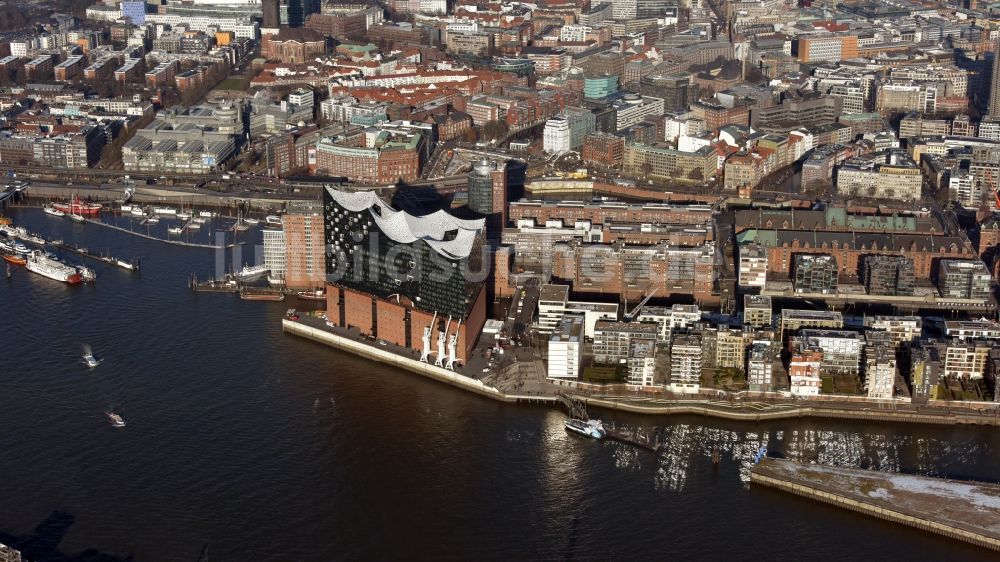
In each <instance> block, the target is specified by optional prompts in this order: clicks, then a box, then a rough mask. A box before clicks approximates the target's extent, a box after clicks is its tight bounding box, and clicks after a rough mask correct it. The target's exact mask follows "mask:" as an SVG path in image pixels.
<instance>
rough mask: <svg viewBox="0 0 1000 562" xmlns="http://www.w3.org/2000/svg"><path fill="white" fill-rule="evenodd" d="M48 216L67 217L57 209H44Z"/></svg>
mask: <svg viewBox="0 0 1000 562" xmlns="http://www.w3.org/2000/svg"><path fill="white" fill-rule="evenodd" d="M42 211H44V212H45V214H47V215H52V216H53V217H65V216H66V213H65V212H63V211H60V210H59V209H56V208H55V207H45V208H44V209H42Z"/></svg>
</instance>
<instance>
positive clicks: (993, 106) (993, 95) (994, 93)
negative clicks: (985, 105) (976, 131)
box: [988, 43, 1000, 116]
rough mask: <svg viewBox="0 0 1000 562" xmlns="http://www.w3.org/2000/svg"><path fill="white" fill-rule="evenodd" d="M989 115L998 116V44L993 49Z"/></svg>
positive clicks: (999, 109)
mask: <svg viewBox="0 0 1000 562" xmlns="http://www.w3.org/2000/svg"><path fill="white" fill-rule="evenodd" d="M988 113H989V115H991V116H1000V43H998V44H997V45H994V47H993V76H992V77H991V78H990V107H989V112H988Z"/></svg>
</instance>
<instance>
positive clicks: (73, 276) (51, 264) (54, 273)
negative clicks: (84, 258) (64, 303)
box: [25, 250, 83, 285]
mask: <svg viewBox="0 0 1000 562" xmlns="http://www.w3.org/2000/svg"><path fill="white" fill-rule="evenodd" d="M25 267H26V268H27V269H28V271H31V272H34V273H37V274H39V275H41V276H42V277H48V278H49V279H54V280H56V281H60V282H62V283H68V284H70V285H76V284H77V283H79V282H81V281H83V276H82V275H80V272H79V271H77V270H76V268H75V267H70V266H68V265H66V264H64V263H62V262H61V261H59V260H57V259H55V258H52V257H49V256H47V255H46V254H45V253H44V252H42V251H41V250H35V251H34V252H31V254H29V255H28V263H27V264H25Z"/></svg>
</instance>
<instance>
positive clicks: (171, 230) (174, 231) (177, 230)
mask: <svg viewBox="0 0 1000 562" xmlns="http://www.w3.org/2000/svg"><path fill="white" fill-rule="evenodd" d="M182 232H184V229H183V228H181V227H179V226H171V227H170V228H168V229H167V233H169V234H180V233H182Z"/></svg>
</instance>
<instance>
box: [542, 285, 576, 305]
mask: <svg viewBox="0 0 1000 562" xmlns="http://www.w3.org/2000/svg"><path fill="white" fill-rule="evenodd" d="M568 299H569V286H568V285H542V288H541V289H540V290H539V292H538V302H561V303H565V302H566V301H567V300H568Z"/></svg>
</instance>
